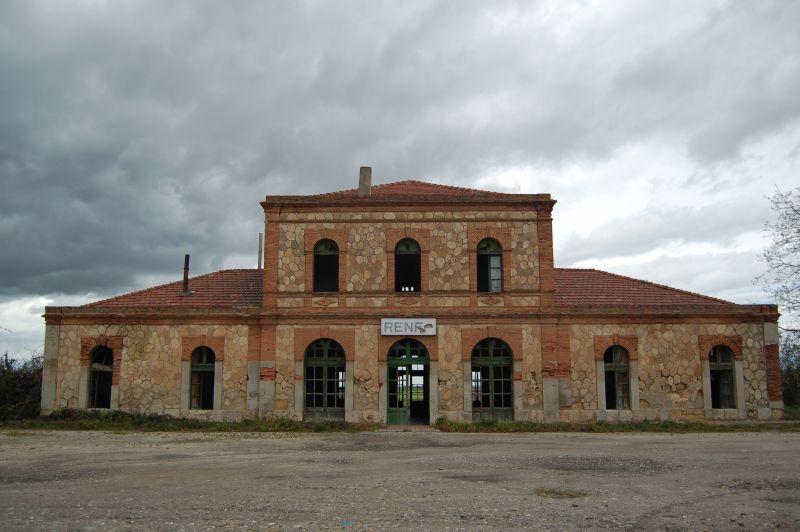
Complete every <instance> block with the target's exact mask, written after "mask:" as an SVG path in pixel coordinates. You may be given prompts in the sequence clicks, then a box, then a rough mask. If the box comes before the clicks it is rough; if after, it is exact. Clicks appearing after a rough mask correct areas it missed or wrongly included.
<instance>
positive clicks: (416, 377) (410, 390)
mask: <svg viewBox="0 0 800 532" xmlns="http://www.w3.org/2000/svg"><path fill="white" fill-rule="evenodd" d="M428 360H429V359H428V350H427V349H426V348H425V346H424V345H422V344H421V343H420V342H418V341H416V340H411V339H405V340H400V341H399V342H397V343H395V344H394V345H393V346H392V347H391V348H390V349H389V353H388V357H387V373H388V379H387V380H388V382H387V385H388V386H387V394H388V416H387V422H388V423H389V424H407V423H411V424H427V423H429V422H430V411H429V410H430V398H429V391H428Z"/></svg>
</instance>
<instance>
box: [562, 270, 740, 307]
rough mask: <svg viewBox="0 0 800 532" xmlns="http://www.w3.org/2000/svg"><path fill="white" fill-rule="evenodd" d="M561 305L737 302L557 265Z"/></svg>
mask: <svg viewBox="0 0 800 532" xmlns="http://www.w3.org/2000/svg"><path fill="white" fill-rule="evenodd" d="M555 279H556V304H557V305H559V306H595V307H599V306H609V307H620V306H622V307H624V306H638V305H681V306H683V305H735V304H734V303H731V302H729V301H724V300H722V299H717V298H714V297H709V296H704V295H701V294H695V293H694V292H687V291H686V290H679V289H677V288H671V287H669V286H664V285H661V284H656V283H651V282H649V281H642V280H640V279H634V278H632V277H625V276H624V275H617V274H615V273H609V272H603V271H600V270H594V269H577V268H556V269H555Z"/></svg>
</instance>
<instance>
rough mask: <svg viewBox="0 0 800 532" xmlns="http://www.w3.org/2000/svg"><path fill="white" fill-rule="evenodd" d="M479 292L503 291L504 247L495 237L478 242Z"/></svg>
mask: <svg viewBox="0 0 800 532" xmlns="http://www.w3.org/2000/svg"><path fill="white" fill-rule="evenodd" d="M477 275H478V292H502V291H503V248H502V246H500V242H498V241H497V240H495V239H494V238H484V239H483V240H481V241H480V243H478V273H477Z"/></svg>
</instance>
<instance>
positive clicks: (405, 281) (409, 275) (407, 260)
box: [394, 238, 422, 292]
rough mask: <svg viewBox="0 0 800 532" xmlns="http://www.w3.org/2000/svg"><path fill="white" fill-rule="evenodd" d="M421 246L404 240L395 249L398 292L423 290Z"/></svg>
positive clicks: (408, 239)
mask: <svg viewBox="0 0 800 532" xmlns="http://www.w3.org/2000/svg"><path fill="white" fill-rule="evenodd" d="M420 257H421V252H420V249H419V244H417V242H416V240H413V239H411V238H404V239H403V240H401V241H400V242H398V243H397V246H396V247H395V248H394V289H395V291H396V292H419V291H420V289H421V288H422V275H421V269H420V267H421V259H420Z"/></svg>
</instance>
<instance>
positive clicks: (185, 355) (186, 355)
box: [181, 335, 225, 362]
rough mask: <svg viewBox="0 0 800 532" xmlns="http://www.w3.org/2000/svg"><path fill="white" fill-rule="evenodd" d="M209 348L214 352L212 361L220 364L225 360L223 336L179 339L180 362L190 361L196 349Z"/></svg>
mask: <svg viewBox="0 0 800 532" xmlns="http://www.w3.org/2000/svg"><path fill="white" fill-rule="evenodd" d="M202 346H206V347H210V348H211V350H212V351H214V360H216V361H217V362H222V361H223V360H225V337H224V336H207V335H203V336H184V337H182V338H181V360H182V361H184V362H189V361H191V360H192V351H194V350H195V349H197V348H198V347H202Z"/></svg>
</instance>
